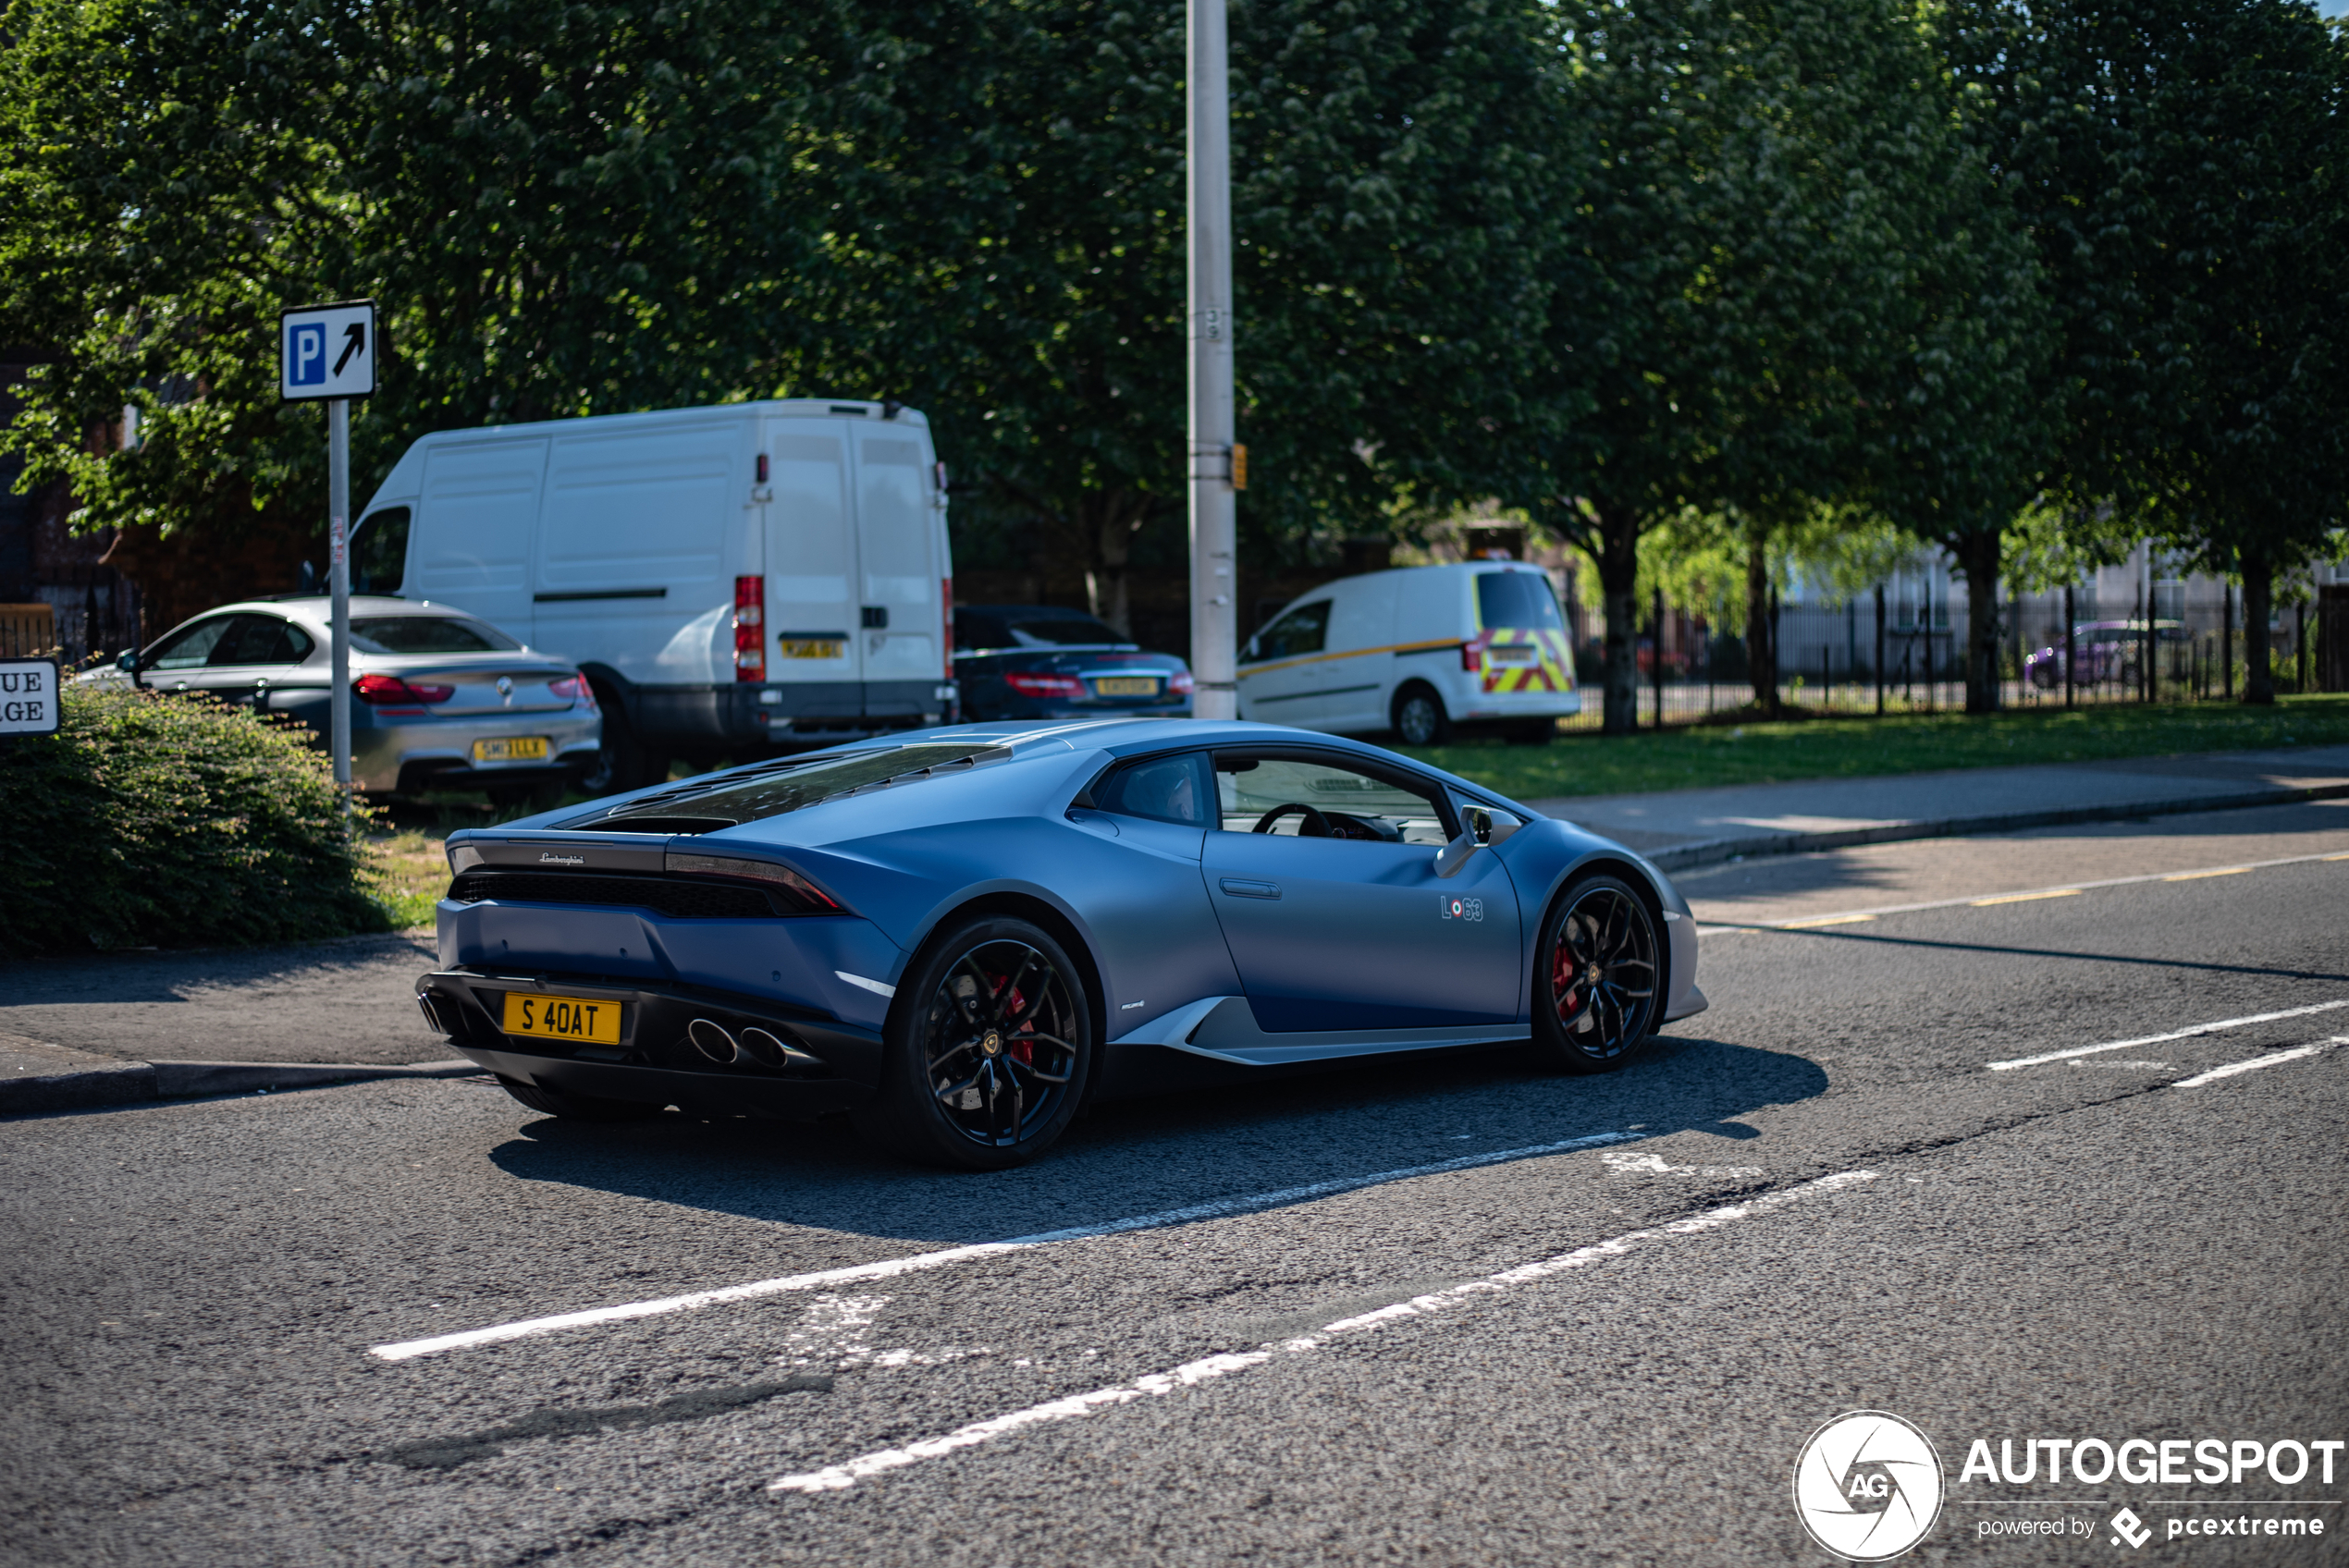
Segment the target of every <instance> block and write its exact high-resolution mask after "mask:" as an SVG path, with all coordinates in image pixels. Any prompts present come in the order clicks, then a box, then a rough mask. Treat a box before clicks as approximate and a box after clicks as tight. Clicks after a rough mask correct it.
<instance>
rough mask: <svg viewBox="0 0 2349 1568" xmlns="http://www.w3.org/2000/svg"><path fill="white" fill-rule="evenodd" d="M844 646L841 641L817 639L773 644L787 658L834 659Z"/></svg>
mask: <svg viewBox="0 0 2349 1568" xmlns="http://www.w3.org/2000/svg"><path fill="white" fill-rule="evenodd" d="M844 646H846V644H844V643H831V642H825V641H821V640H817V641H812V642H806V643H776V644H775V650H776V652H778V653H780V654H781V655H783V657H785V658H787V659H836V658H838V657H840V655H841V650H842V648H843V647H844Z"/></svg>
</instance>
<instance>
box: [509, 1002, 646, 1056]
mask: <svg viewBox="0 0 2349 1568" xmlns="http://www.w3.org/2000/svg"><path fill="white" fill-rule="evenodd" d="M498 1027H500V1028H502V1029H504V1030H505V1031H506V1033H507V1034H509V1035H537V1036H538V1037H539V1038H541V1039H547V1040H585V1041H588V1042H590V1043H592V1044H595V1045H599V1046H616V1045H618V1044H620V1004H619V1003H618V1002H591V1001H587V1000H585V999H584V998H579V997H549V996H542V995H540V994H539V993H537V992H535V991H508V992H507V993H506V1015H505V1017H504V1018H503V1019H502V1020H501V1021H500V1023H499V1024H498Z"/></svg>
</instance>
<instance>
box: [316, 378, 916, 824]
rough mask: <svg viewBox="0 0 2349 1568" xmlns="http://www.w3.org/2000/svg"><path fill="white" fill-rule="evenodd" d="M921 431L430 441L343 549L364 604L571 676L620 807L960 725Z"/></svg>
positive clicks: (634, 432) (720, 430)
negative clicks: (443, 622)
mask: <svg viewBox="0 0 2349 1568" xmlns="http://www.w3.org/2000/svg"><path fill="white" fill-rule="evenodd" d="M945 479H946V475H945V471H944V470H943V468H942V467H941V465H940V464H939V462H938V454H937V452H936V451H935V450H933V449H932V447H931V445H930V436H929V421H927V420H925V419H924V418H923V417H922V416H921V414H919V413H918V412H916V411H915V410H912V409H907V408H902V407H899V406H898V405H896V404H893V403H857V402H847V401H842V402H830V401H826V400H824V399H820V398H791V399H787V400H783V401H778V402H765V403H727V404H722V405H720V406H719V407H716V408H707V409H673V410H664V411H661V412H658V413H642V414H609V415H603V416H600V417H597V418H593V419H574V420H563V421H559V422H552V423H545V424H509V425H497V426H492V427H490V428H487V429H482V430H449V431H441V432H438V433H436V434H434V435H426V436H424V437H423V438H422V439H420V440H418V441H417V442H416V444H415V445H414V446H412V447H409V448H408V451H407V453H406V454H405V455H404V456H402V457H401V458H400V461H399V463H398V464H397V466H395V467H394V468H393V469H392V471H391V474H390V477H388V478H387V479H386V480H385V481H384V483H383V484H382V486H381V487H380V488H378V489H377V490H376V492H375V497H374V498H373V499H372V500H370V501H369V502H368V503H367V507H366V509H365V510H364V511H363V513H362V514H361V517H360V520H359V524H358V527H357V529H356V531H355V532H354V533H353V534H352V536H351V587H352V590H353V591H354V592H365V593H374V594H399V595H400V596H402V597H406V598H412V599H421V598H430V599H432V600H434V601H435V602H437V603H442V604H451V605H456V606H461V607H462V608H464V609H467V610H471V611H472V612H473V614H475V615H477V616H480V617H482V618H483V619H486V620H489V621H491V622H493V623H495V624H497V625H498V626H502V627H504V628H506V629H507V630H508V631H511V632H513V633H514V634H515V635H517V636H519V637H522V638H523V639H524V640H526V641H527V642H529V643H531V644H532V645H533V646H534V647H539V648H546V649H549V650H552V651H557V652H560V654H561V655H563V656H565V657H567V658H570V659H572V660H574V661H576V662H577V664H578V665H579V667H580V668H581V669H582V671H584V673H585V675H586V676H587V679H588V680H589V682H590V683H591V685H592V686H593V687H594V690H595V693H596V700H597V702H598V703H599V704H602V707H603V710H604V758H603V761H604V769H603V776H602V777H600V778H596V780H594V781H593V782H594V783H595V784H596V787H597V788H601V789H611V790H621V789H628V788H633V787H634V786H635V785H637V784H640V783H644V782H648V781H652V780H657V779H658V778H665V777H667V774H668V760H669V759H670V757H672V756H680V757H684V758H687V759H690V760H693V761H696V762H708V761H714V760H716V759H718V758H719V757H724V756H728V755H744V754H750V753H758V752H761V751H767V750H775V749H784V748H788V747H790V746H793V745H807V744H825V743H830V742H831V741H840V740H847V739H851V738H854V737H856V736H860V735H869V734H874V733H877V732H879V731H881V730H886V729H910V728H914V727H916V726H919V725H924V724H936V723H938V722H940V721H941V719H947V718H951V717H953V712H952V710H953V698H954V688H953V650H952V648H951V647H950V645H949V643H950V639H951V635H952V633H951V618H952V615H953V582H952V581H951V580H952V578H953V570H954V568H953V560H952V558H951V557H950V556H949V554H948V548H947V542H946V493H945Z"/></svg>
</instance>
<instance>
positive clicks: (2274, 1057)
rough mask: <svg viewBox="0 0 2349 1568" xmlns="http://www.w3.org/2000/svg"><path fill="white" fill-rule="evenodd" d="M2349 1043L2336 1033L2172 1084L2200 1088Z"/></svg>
mask: <svg viewBox="0 0 2349 1568" xmlns="http://www.w3.org/2000/svg"><path fill="white" fill-rule="evenodd" d="M2343 1044H2349V1035H2334V1036H2333V1037H2332V1038H2331V1039H2330V1040H2318V1042H2317V1043H2316V1044H2314V1045H2312V1046H2301V1047H2298V1048H2296V1049H2294V1050H2288V1051H2275V1052H2272V1053H2270V1054H2269V1055H2267V1056H2255V1057H2253V1058H2252V1059H2251V1060H2248V1061H2231V1062H2229V1063H2227V1065H2226V1066H2224V1067H2214V1068H2212V1069H2211V1070H2210V1071H2209V1072H2197V1073H2195V1075H2194V1076H2193V1077H2191V1078H2181V1079H2179V1080H2178V1081H2177V1082H2176V1083H2174V1084H2171V1085H2170V1086H2171V1088H2173V1089H2199V1088H2200V1087H2202V1086H2203V1085H2204V1084H2215V1083H2217V1082H2218V1081H2219V1080H2220V1079H2221V1078H2232V1077H2233V1076H2234V1075H2235V1074H2236V1073H2238V1072H2258V1071H2259V1069H2261V1068H2263V1067H2273V1066H2274V1065H2275V1064H2276V1063H2278V1062H2280V1061H2298V1060H2300V1059H2301V1058H2303V1057H2310V1056H2322V1055H2323V1054H2324V1053H2325V1052H2327V1051H2329V1050H2331V1049H2332V1047H2335V1046H2338V1045H2343Z"/></svg>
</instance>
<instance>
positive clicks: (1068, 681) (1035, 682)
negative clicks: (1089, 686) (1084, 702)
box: [1003, 669, 1085, 697]
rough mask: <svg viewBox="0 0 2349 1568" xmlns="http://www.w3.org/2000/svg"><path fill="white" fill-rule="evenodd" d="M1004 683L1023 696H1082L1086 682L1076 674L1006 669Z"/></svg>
mask: <svg viewBox="0 0 2349 1568" xmlns="http://www.w3.org/2000/svg"><path fill="white" fill-rule="evenodd" d="M1003 684H1004V685H1006V686H1008V687H1010V688H1011V689H1012V690H1013V691H1015V692H1018V693H1019V694H1020V695H1021V696H1023V697H1082V696H1083V695H1084V694H1085V682H1083V681H1082V680H1077V679H1076V677H1075V676H1074V675H1037V674H1034V673H1032V672H1030V671H1027V670H1022V669H1015V670H1009V671H1006V672H1005V674H1004V676H1003Z"/></svg>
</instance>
